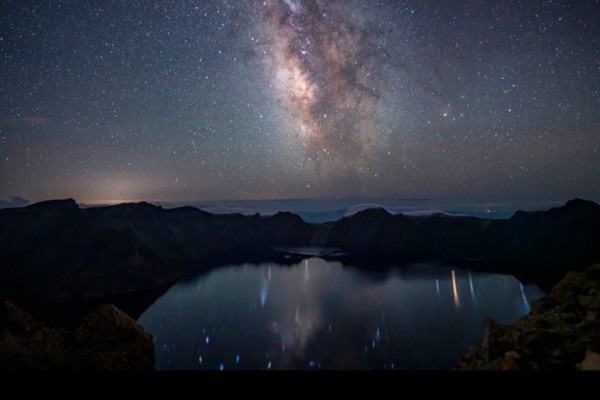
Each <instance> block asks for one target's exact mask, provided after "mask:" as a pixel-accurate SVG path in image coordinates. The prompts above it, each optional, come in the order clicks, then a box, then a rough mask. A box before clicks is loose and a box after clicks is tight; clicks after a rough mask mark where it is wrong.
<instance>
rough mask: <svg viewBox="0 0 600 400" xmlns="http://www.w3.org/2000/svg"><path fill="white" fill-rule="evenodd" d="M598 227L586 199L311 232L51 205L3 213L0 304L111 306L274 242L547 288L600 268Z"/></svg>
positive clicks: (298, 223) (281, 225) (267, 256)
mask: <svg viewBox="0 0 600 400" xmlns="http://www.w3.org/2000/svg"><path fill="white" fill-rule="evenodd" d="M599 225H600V206H598V205H597V204H595V203H592V202H589V201H585V200H572V201H569V202H568V203H567V204H566V205H565V206H563V207H560V208H556V209H552V210H549V211H546V212H538V213H524V212H518V213H516V214H515V215H514V216H513V217H512V218H510V219H507V220H487V219H480V218H470V217H448V216H446V215H434V216H428V217H409V216H404V215H391V214H389V213H388V212H386V211H385V210H383V209H369V210H365V211H362V212H359V213H357V214H355V215H353V216H351V217H347V218H342V219H340V220H339V221H336V222H330V223H324V224H319V225H314V224H308V223H306V222H304V221H303V220H302V219H301V218H300V217H298V216H297V215H294V214H291V213H278V214H276V215H274V216H271V217H262V216H260V215H253V216H243V215H240V214H232V215H212V214H209V213H206V212H203V211H200V210H198V209H195V208H193V207H182V208H177V209H167V210H166V209H163V208H161V207H157V206H153V205H151V204H148V203H137V204H121V205H117V206H111V207H98V208H85V209H81V208H79V207H78V205H77V204H76V203H75V202H74V201H73V200H54V201H47V202H42V203H38V204H34V205H31V206H29V207H24V208H15V209H4V210H0V255H1V258H2V263H1V264H0V299H8V300H13V301H16V302H17V303H18V304H23V305H24V306H25V307H26V308H27V309H28V310H32V311H33V310H35V309H36V308H39V307H48V306H60V305H64V304H75V303H81V302H85V301H90V300H94V301H108V302H111V303H112V302H113V301H112V299H113V298H115V297H118V296H122V295H126V294H130V293H141V292H149V291H152V290H154V289H156V288H157V287H161V285H162V286H163V287H164V285H165V284H168V283H169V282H173V281H175V280H176V279H178V278H179V277H181V276H183V275H185V274H186V273H189V272H198V271H203V270H206V269H208V268H211V267H214V266H218V265H223V264H226V263H235V262H246V261H267V260H277V259H276V257H277V253H275V252H274V251H273V246H306V245H324V246H335V247H341V248H343V250H344V255H343V256H339V255H337V256H336V255H329V256H328V257H330V258H335V257H338V258H337V259H338V260H340V261H343V262H345V263H349V264H354V265H358V266H360V265H363V266H364V267H368V268H375V267H376V266H384V267H385V266H390V265H398V264H402V263H405V262H413V261H448V262H452V263H464V262H466V261H468V260H477V262H475V263H473V262H472V263H471V264H472V265H471V267H477V268H485V269H488V270H496V271H499V272H505V273H512V274H515V275H517V277H519V278H521V279H524V280H538V281H540V280H541V281H543V282H542V283H546V285H545V286H546V287H550V285H551V284H554V283H556V282H557V281H558V280H559V279H560V278H561V277H562V276H563V275H564V273H565V272H566V271H567V270H568V269H582V268H584V267H586V266H588V265H590V264H592V263H593V262H597V261H600V230H598V229H597V226H599ZM338 254H339V253H338ZM279 256H281V255H279ZM128 311H129V310H128Z"/></svg>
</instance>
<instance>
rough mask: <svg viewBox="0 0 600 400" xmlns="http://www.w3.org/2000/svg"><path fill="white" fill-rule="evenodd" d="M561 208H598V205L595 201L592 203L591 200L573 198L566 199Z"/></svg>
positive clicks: (599, 208) (599, 207)
mask: <svg viewBox="0 0 600 400" xmlns="http://www.w3.org/2000/svg"><path fill="white" fill-rule="evenodd" d="M562 208H567V209H580V210H600V205H598V204H597V203H594V202H593V201H591V200H584V199H580V198H575V199H572V200H569V201H567V202H566V203H565V205H564V206H563V207H562Z"/></svg>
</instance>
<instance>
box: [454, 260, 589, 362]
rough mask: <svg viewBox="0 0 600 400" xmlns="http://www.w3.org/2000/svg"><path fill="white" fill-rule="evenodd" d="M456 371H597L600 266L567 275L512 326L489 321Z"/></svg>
mask: <svg viewBox="0 0 600 400" xmlns="http://www.w3.org/2000/svg"><path fill="white" fill-rule="evenodd" d="M455 369H472V370H547V369H584V370H585V369H591V370H600V264H596V265H594V266H592V267H590V268H588V269H587V270H585V271H584V272H574V271H571V272H569V273H567V275H566V276H565V278H564V279H562V280H561V281H560V282H559V283H558V284H557V285H556V286H554V288H553V289H552V291H551V292H550V294H549V295H548V296H546V297H544V298H542V299H540V300H537V301H535V302H533V303H532V304H531V312H530V313H529V314H528V315H526V316H523V317H521V318H520V319H519V320H518V321H517V322H516V323H515V324H514V325H499V324H497V323H496V322H495V321H494V320H493V319H488V320H487V321H486V330H485V334H484V339H483V344H482V345H481V346H480V347H472V348H470V349H469V351H468V353H467V354H466V355H465V356H464V357H462V358H461V359H460V360H459V361H458V362H457V364H456V366H455Z"/></svg>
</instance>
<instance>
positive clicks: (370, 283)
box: [138, 257, 543, 370]
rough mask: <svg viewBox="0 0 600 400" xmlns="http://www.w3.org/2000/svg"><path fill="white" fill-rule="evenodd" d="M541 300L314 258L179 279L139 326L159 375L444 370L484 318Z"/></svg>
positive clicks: (480, 277)
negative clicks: (234, 371) (152, 347)
mask: <svg viewBox="0 0 600 400" xmlns="http://www.w3.org/2000/svg"><path fill="white" fill-rule="evenodd" d="M542 295H543V292H542V291H541V290H540V289H538V288H537V286H525V287H524V286H523V285H522V284H521V283H520V282H519V281H518V280H517V279H516V278H514V277H513V276H510V275H499V274H489V273H476V272H469V271H467V270H461V269H458V268H449V267H442V266H439V265H434V264H419V265H412V266H408V267H402V268H396V269H393V270H391V271H389V272H385V273H369V272H365V271H363V270H359V269H355V268H350V267H345V266H343V265H342V264H340V263H338V262H328V261H325V260H323V259H320V258H317V257H313V258H309V259H306V260H304V261H302V262H300V263H299V264H296V265H293V266H279V265H278V264H275V263H269V264H260V265H255V264H245V265H235V266H229V267H221V268H218V269H216V270H213V271H210V272H209V273H207V274H203V275H200V276H196V277H191V278H186V279H183V280H181V281H179V282H177V283H176V284H175V285H173V286H172V287H171V288H170V289H169V291H168V292H167V293H165V294H164V295H163V296H162V297H161V298H159V299H158V300H157V301H156V302H155V303H154V304H153V305H152V306H150V307H149V308H148V309H147V310H146V311H145V312H144V313H143V314H142V315H141V316H140V318H139V320H138V322H139V323H140V324H141V325H142V326H143V327H144V329H145V330H146V331H147V332H149V333H150V334H152V335H153V337H154V345H155V349H156V367H157V369H160V370H165V369H177V370H198V369H201V370H205V369H208V370H232V369H237V370H266V369H373V370H382V369H404V370H406V369H419V370H423V369H449V368H451V366H452V364H453V363H454V361H455V360H456V359H457V358H458V357H459V356H460V355H462V354H464V352H465V351H466V350H467V348H468V346H469V345H473V344H477V345H479V344H481V341H482V338H483V329H484V319H485V317H488V316H491V317H493V318H494V319H496V321H498V322H500V323H512V322H514V321H516V320H517V319H518V318H519V316H521V315H523V314H526V313H527V312H529V302H530V301H532V300H534V299H537V298H539V297H541V296H542Z"/></svg>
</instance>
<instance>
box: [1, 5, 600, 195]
mask: <svg viewBox="0 0 600 400" xmlns="http://www.w3.org/2000/svg"><path fill="white" fill-rule="evenodd" d="M12 196H20V197H22V198H25V199H28V200H30V201H39V200H44V199H51V198H66V197H72V198H75V199H76V200H77V201H80V202H85V203H103V202H104V203H105V202H117V201H140V200H147V201H165V202H167V201H178V202H185V201H189V202H192V201H198V200H216V199H239V200H245V199H283V198H343V197H361V198H392V197H394V198H414V197H433V198H442V199H464V200H470V201H525V200H527V201H552V200H561V201H564V200H567V199H570V198H573V197H583V198H588V199H591V200H595V201H600V2H599V1H597V0H596V1H594V0H580V1H551V0H548V1H533V0H528V1H519V0H514V1H511V0H505V1H470V0H466V1H465V0H461V1H453V0H452V1H450V0H449V1H433V0H430V1H425V0H418V1H400V0H390V1H358V0H357V1H355V0H339V1H338V0H329V1H324V0H306V1H301V0H279V1H275V0H265V1H252V0H249V1H243V0H229V1H227V0H219V1H217V0H215V1H200V0H196V1H180V0H177V1H141V0H138V1H108V0H107V1H95V0H94V1H85V0H73V1H70V0H66V1H58V0H54V1H50V0H49V1H39V0H37V1H25V0H3V1H2V2H0V199H8V198H10V197H12Z"/></svg>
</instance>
